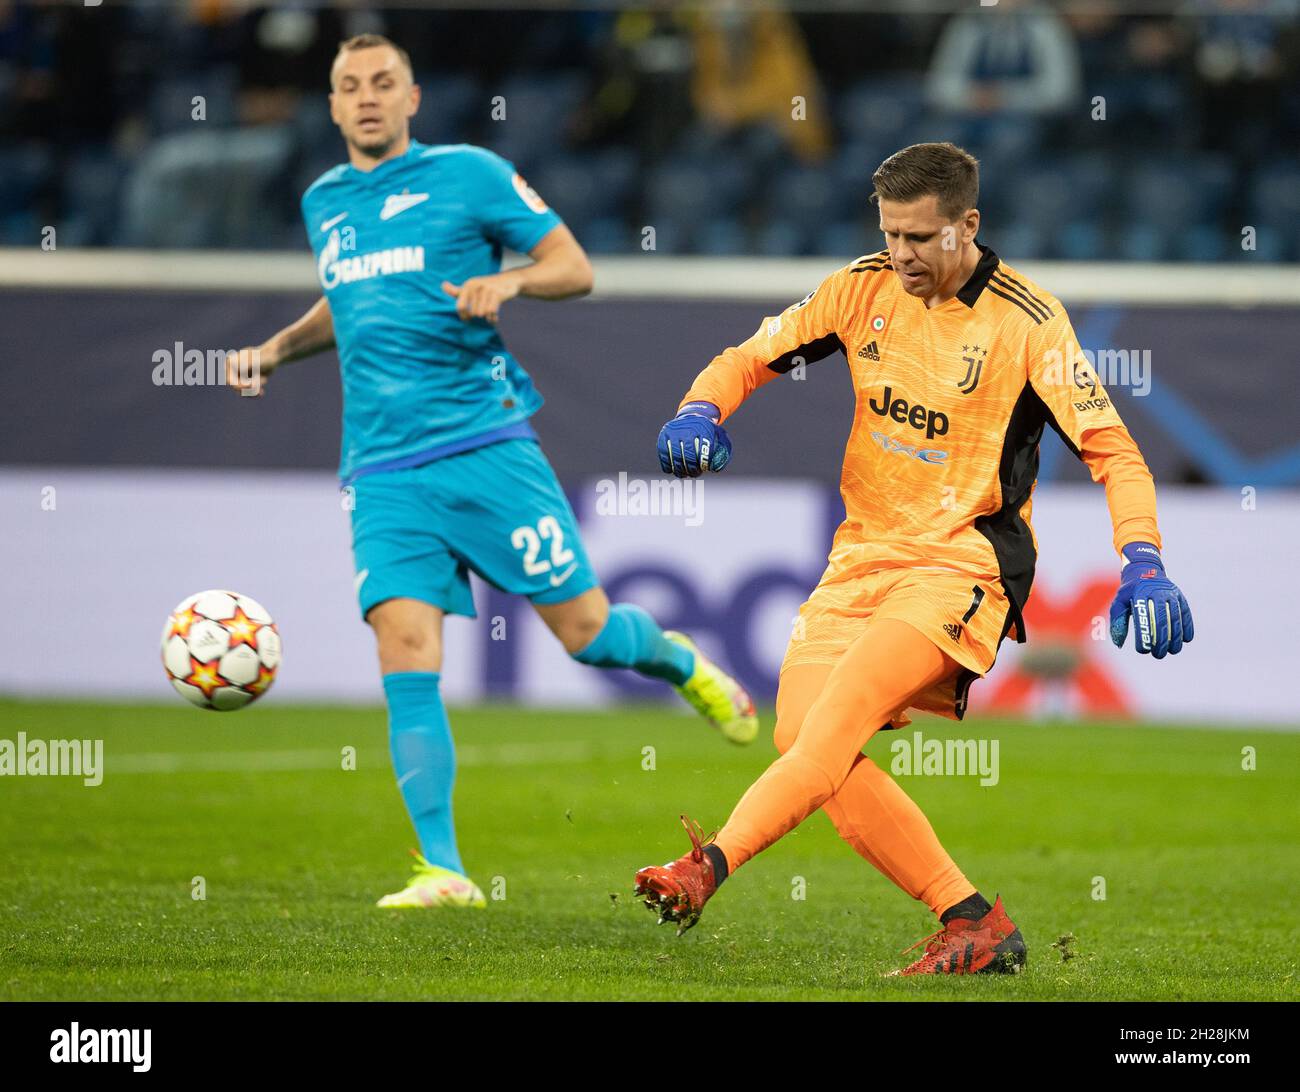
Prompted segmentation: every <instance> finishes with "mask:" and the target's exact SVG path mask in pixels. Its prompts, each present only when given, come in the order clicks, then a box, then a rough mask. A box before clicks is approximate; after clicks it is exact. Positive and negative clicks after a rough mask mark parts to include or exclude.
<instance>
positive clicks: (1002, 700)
mask: <svg viewBox="0 0 1300 1092" xmlns="http://www.w3.org/2000/svg"><path fill="white" fill-rule="evenodd" d="M1114 595H1115V578H1114V577H1113V576H1099V577H1095V578H1093V579H1091V580H1086V581H1084V582H1083V583H1081V584H1079V585H1076V587H1075V588H1074V590H1073V591H1072V592H1068V591H1067V592H1066V593H1064V594H1062V595H1060V596H1059V597H1057V596H1054V595H1053V593H1052V592H1051V590H1050V589H1048V588H1046V587H1044V586H1043V585H1042V584H1041V583H1036V584H1035V585H1034V590H1033V591H1032V592H1031V593H1030V596H1029V602H1028V603H1027V604H1026V606H1025V611H1024V615H1025V629H1026V630H1028V632H1029V644H1028V646H1027V647H1029V648H1031V649H1032V648H1034V647H1035V646H1039V647H1041V646H1044V645H1049V644H1055V645H1058V646H1065V647H1066V648H1067V649H1068V651H1069V652H1070V653H1072V654H1073V656H1074V657H1075V658H1076V662H1075V666H1074V667H1073V669H1072V670H1071V671H1070V672H1069V674H1068V675H1067V676H1066V677H1065V678H1064V679H1063V680H1048V679H1046V678H1044V677H1042V676H1041V675H1038V674H1034V673H1031V672H1029V671H1027V670H1026V669H1025V666H1024V664H1022V663H1021V662H1017V663H1016V664H1015V665H1013V666H1011V668H1010V670H1009V671H1007V672H1006V674H1003V673H1002V672H1001V671H998V670H995V671H994V672H993V673H992V675H990V676H989V682H990V683H991V684H992V685H991V686H990V687H989V689H988V691H986V693H985V697H984V701H982V702H981V703H980V704H981V705H982V706H983V707H984V708H985V709H989V710H997V711H999V712H1028V711H1029V710H1030V702H1031V699H1032V698H1033V697H1034V696H1035V694H1037V693H1038V691H1039V690H1040V689H1041V688H1042V687H1046V686H1050V685H1062V686H1067V687H1069V688H1071V689H1072V690H1073V691H1074V692H1075V693H1076V694H1077V695H1078V697H1079V701H1080V704H1081V705H1082V707H1083V711H1084V712H1088V713H1100V714H1106V715H1110V716H1117V715H1121V716H1122V715H1126V714H1130V713H1132V711H1133V708H1132V703H1131V702H1130V701H1129V698H1128V695H1127V694H1125V693H1124V690H1123V689H1122V688H1121V686H1120V685H1119V683H1118V682H1116V681H1115V680H1114V679H1113V678H1111V675H1110V672H1109V671H1108V670H1107V669H1106V668H1105V666H1103V664H1102V662H1101V657H1100V652H1101V650H1102V648H1103V647H1104V646H1106V644H1107V641H1098V640H1094V639H1093V619H1094V618H1096V617H1097V616H1098V615H1100V616H1101V617H1102V618H1106V619H1107V620H1108V621H1107V624H1109V614H1110V602H1111V599H1112V598H1113V597H1114Z"/></svg>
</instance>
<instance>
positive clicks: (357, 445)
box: [302, 140, 561, 481]
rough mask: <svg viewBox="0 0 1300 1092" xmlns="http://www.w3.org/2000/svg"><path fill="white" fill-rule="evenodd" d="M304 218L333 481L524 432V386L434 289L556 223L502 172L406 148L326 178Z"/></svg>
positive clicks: (497, 259) (487, 331)
mask: <svg viewBox="0 0 1300 1092" xmlns="http://www.w3.org/2000/svg"><path fill="white" fill-rule="evenodd" d="M302 214H303V219H304V221H305V222H306V225H307V236H308V238H309V239H310V240H311V245H312V249H313V250H314V251H315V254H316V269H317V273H318V275H319V277H320V285H321V289H322V291H323V292H324V293H325V296H326V298H327V299H328V300H329V307H330V314H331V316H332V317H333V320H334V337H335V341H336V342H337V345H338V353H339V361H340V363H341V371H342V380H343V445H342V458H341V460H340V466H339V473H340V476H341V477H342V478H343V479H344V480H345V481H348V480H351V479H352V478H354V477H356V476H357V475H358V474H363V473H368V472H374V471H377V470H384V469H391V468H395V467H398V466H412V465H416V464H418V463H420V462H424V461H428V460H430V459H433V458H437V457H439V456H440V455H445V454H450V453H452V452H453V451H460V450H466V449H468V448H471V447H474V446H476V445H477V444H478V443H481V442H484V441H485V440H488V439H491V438H493V437H495V436H496V435H497V434H501V435H503V436H504V435H520V434H527V433H529V432H530V429H529V426H528V424H527V419H528V418H529V417H530V416H532V414H534V413H535V412H536V411H537V409H538V407H539V406H541V404H542V397H541V395H540V394H538V393H537V390H536V389H535V388H534V386H533V381H532V379H530V378H529V376H528V373H527V372H526V371H524V369H523V368H522V367H521V366H520V364H519V362H518V361H517V360H515V358H514V357H513V356H511V355H510V353H509V352H507V351H506V347H505V343H504V342H503V341H502V340H501V335H500V334H499V333H498V332H497V329H496V327H495V326H493V325H492V324H491V323H489V322H487V321H486V320H483V319H475V320H473V321H470V322H463V321H462V320H461V319H460V318H459V317H458V316H457V314H456V300H455V298H454V297H453V296H451V295H449V294H447V293H446V292H444V291H443V288H442V283H443V281H451V282H452V283H453V284H462V283H464V281H465V280H466V279H467V278H469V277H477V276H484V275H487V274H491V273H496V272H498V271H499V270H500V268H501V252H502V248H503V247H509V248H510V249H511V250H516V251H519V252H520V253H527V252H528V251H530V250H532V249H533V247H535V246H536V245H537V244H538V243H539V242H540V241H541V239H542V237H543V236H544V235H546V233H547V232H549V231H550V230H551V229H552V228H554V227H555V226H556V225H558V224H559V223H561V221H560V218H559V217H558V216H556V214H555V213H554V212H552V211H551V210H550V209H549V208H547V207H546V205H545V204H544V203H543V202H542V200H541V199H540V198H539V197H538V196H537V194H536V193H534V192H533V191H532V190H531V189H530V188H529V187H528V185H527V184H526V183H525V182H524V180H523V179H522V178H520V177H519V175H518V174H517V173H516V171H515V169H514V167H513V166H512V165H511V164H510V163H508V162H507V161H506V160H504V159H502V158H501V157H500V156H498V155H496V154H495V153H493V152H490V151H488V150H487V149H485V148H477V147H474V146H472V145H469V144H454V145H435V146H430V145H427V144H421V143H419V142H418V141H414V140H413V141H411V146H410V148H409V149H408V150H407V152H406V153H405V154H404V155H402V156H399V157H397V158H395V159H390V160H387V161H386V162H384V163H381V164H379V166H378V167H376V168H375V169H374V170H372V171H369V172H366V171H359V170H357V169H356V168H355V167H353V166H352V165H351V164H348V163H343V164H340V165H339V166H337V167H335V168H333V169H332V170H329V171H327V172H326V173H325V174H323V175H322V176H321V177H320V178H318V179H317V180H316V181H315V182H314V183H312V185H311V186H310V187H309V188H308V190H307V192H306V193H304V194H303V197H302Z"/></svg>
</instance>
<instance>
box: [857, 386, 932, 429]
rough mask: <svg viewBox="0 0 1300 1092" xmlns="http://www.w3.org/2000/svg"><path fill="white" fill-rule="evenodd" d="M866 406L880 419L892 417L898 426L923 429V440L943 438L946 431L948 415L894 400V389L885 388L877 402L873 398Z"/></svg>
mask: <svg viewBox="0 0 1300 1092" xmlns="http://www.w3.org/2000/svg"><path fill="white" fill-rule="evenodd" d="M867 405H869V406H870V407H871V410H872V412H873V413H875V414H877V415H878V416H880V417H892V418H893V419H894V420H895V421H897V422H898V423H899V424H900V425H911V426H912V427H913V428H914V429H925V438H926V439H927V440H932V439H934V437H936V436H943V435H944V434H945V433H946V432H947V431H948V415H947V414H945V413H937V412H935V411H934V410H928V409H926V408H925V407H924V406H921V405H916V406H911V405H908V403H907V399H905V398H895V397H894V388H893V387H886V388H885V390H884V393H883V394H882V395H881V396H880V401H879V402H877V401H876V400H875V399H874V398H873V399H871V400H870V401H869V402H868V403H867Z"/></svg>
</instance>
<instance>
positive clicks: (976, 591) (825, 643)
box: [636, 144, 1193, 974]
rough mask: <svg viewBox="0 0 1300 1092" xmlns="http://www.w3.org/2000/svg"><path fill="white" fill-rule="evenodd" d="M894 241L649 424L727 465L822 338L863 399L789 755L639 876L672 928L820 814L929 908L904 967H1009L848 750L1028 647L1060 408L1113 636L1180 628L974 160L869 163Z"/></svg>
mask: <svg viewBox="0 0 1300 1092" xmlns="http://www.w3.org/2000/svg"><path fill="white" fill-rule="evenodd" d="M872 182H873V184H874V186H875V192H874V194H873V195H872V201H873V202H874V203H876V204H877V205H878V207H879V211H880V227H881V230H882V231H883V232H884V235H885V243H886V249H885V250H883V251H881V252H880V253H878V254H872V255H868V256H867V257H864V258H859V259H858V260H857V261H855V262H853V263H852V264H850V265H847V266H845V267H844V268H842V269H839V270H837V271H836V272H834V273H832V274H831V275H830V276H829V277H827V278H826V279H825V280H824V281H823V282H822V283H821V285H819V286H818V288H817V289H816V290H815V291H814V292H812V293H811V294H810V295H808V296H807V297H805V298H804V299H802V300H800V301H799V302H798V303H796V304H793V305H792V306H790V307H788V308H786V310H785V311H784V312H782V313H781V314H780V315H776V316H773V317H770V318H766V319H764V320H763V323H762V325H761V326H760V327H759V329H758V332H757V333H755V334H754V336H753V337H751V338H750V339H749V340H748V341H746V342H744V343H743V344H741V345H739V346H736V347H734V348H730V349H727V350H726V351H725V352H723V353H721V354H720V355H719V356H717V357H715V358H714V360H713V361H712V362H711V363H710V364H709V366H708V367H707V368H705V369H704V371H702V372H701V373H700V374H699V376H697V377H696V380H695V383H694V384H693V385H692V386H691V389H690V390H689V391H688V392H687V394H686V397H685V399H684V400H683V402H682V404H681V406H680V409H679V412H678V415H677V416H676V417H675V418H673V420H672V421H670V422H668V424H666V425H665V426H664V428H663V431H662V432H661V433H660V437H659V454H660V461H661V463H662V464H663V467H664V469H665V470H666V471H669V472H671V473H674V474H676V475H677V476H679V477H682V476H690V477H694V476H697V475H699V474H701V473H703V472H704V471H705V470H713V471H717V470H721V469H722V468H723V467H724V466H725V465H726V464H727V461H728V459H729V458H730V454H731V442H730V439H729V438H728V436H727V434H726V432H725V431H724V430H723V429H722V427H721V425H722V422H723V421H725V420H726V419H727V418H728V417H730V416H731V414H732V413H734V412H735V410H736V409H737V408H738V407H739V406H740V404H741V402H743V401H744V400H745V399H746V398H747V397H748V396H749V395H751V394H753V393H754V391H755V390H757V389H758V388H759V387H760V386H762V385H763V384H764V383H767V382H769V381H770V380H772V379H775V378H776V377H777V376H778V375H782V374H784V373H785V372H787V371H789V370H790V369H791V368H792V367H793V366H794V365H796V364H797V363H800V362H801V361H802V362H807V363H812V362H814V361H817V360H820V359H823V358H825V357H827V356H829V355H831V354H832V353H834V352H836V351H840V352H843V353H844V355H845V357H846V358H847V360H848V364H849V370H850V372H851V374H852V378H853V385H854V390H855V392H856V395H857V412H856V414H855V415H854V420H853V426H852V430H851V432H850V434H849V440H848V445H847V448H846V451H845V457H844V471H843V477H842V479H841V483H840V489H841V493H842V495H843V498H844V505H845V510H846V518H845V520H844V522H843V523H842V524H841V525H840V527H839V529H838V530H837V531H836V534H835V539H834V542H833V544H832V546H831V552H830V558H829V563H828V564H827V567H826V571H825V573H824V574H823V575H822V578H821V580H820V582H819V583H818V585H817V587H816V588H815V589H814V590H813V593H812V595H811V596H809V598H808V601H807V602H806V603H804V605H803V606H802V608H801V609H800V612H799V624H798V626H797V627H796V630H795V634H794V636H793V637H792V639H791V641H790V645H789V648H788V649H787V651H786V654H785V660H784V662H783V664H782V666H781V677H780V686H779V689H778V692H777V701H776V714H777V722H776V746H777V750H778V751H779V752H780V753H781V754H780V757H779V758H778V759H777V760H776V761H775V762H774V763H772V765H771V766H770V767H769V768H768V769H767V770H766V771H765V772H764V773H763V775H762V776H761V777H759V779H758V780H757V781H755V782H754V784H753V785H752V786H750V788H749V790H748V791H747V792H746V793H745V795H744V796H743V797H742V798H741V800H740V802H739V803H738V804H737V805H736V808H735V810H734V811H733V812H732V814H731V817H730V819H728V820H727V823H726V825H725V826H723V828H722V829H721V830H720V831H719V832H718V833H717V835H716V836H715V837H714V838H713V839H712V840H711V841H707V842H704V841H703V840H702V839H701V837H700V833H699V831H698V829H693V825H692V824H691V823H690V822H689V821H688V820H686V819H685V817H683V822H684V823H686V825H687V831H688V833H689V834H690V836H691V842H692V849H691V852H690V853H688V854H687V855H686V856H684V857H681V858H679V859H678V860H676V861H673V862H671V863H670V864H667V865H664V866H662V867H651V868H644V869H642V870H641V871H640V872H638V873H637V875H636V892H637V894H638V895H642V896H644V897H645V901H646V903H647V905H649V906H650V907H651V908H652V909H656V910H658V912H659V914H660V918H661V920H670V921H675V922H677V923H678V931H679V932H680V931H682V930H683V929H686V928H689V927H690V926H691V925H693V924H694V923H695V921H696V920H697V919H698V918H699V915H700V912H701V910H702V909H703V907H704V903H705V902H706V901H707V900H708V899H709V898H710V897H711V896H712V895H713V893H714V892H715V891H716V890H717V888H718V886H719V885H720V884H721V883H722V882H723V881H724V880H725V879H726V878H727V877H728V876H729V875H730V874H731V873H733V872H735V871H736V869H738V868H739V867H740V866H741V865H743V864H744V863H745V862H746V861H748V860H749V859H750V858H751V857H753V856H754V855H755V854H757V853H759V852H761V851H762V850H764V849H766V848H767V847H768V846H770V845H771V844H772V843H773V842H775V841H776V840H777V839H778V838H780V837H782V836H783V835H785V834H786V833H788V832H789V831H791V830H793V829H794V828H795V827H796V826H798V825H799V824H800V823H802V822H803V821H804V820H805V819H806V818H808V816H809V815H811V814H812V813H813V812H815V811H817V810H818V809H819V808H820V809H823V810H824V811H825V812H826V813H827V815H829V816H830V818H831V821H832V822H833V823H834V824H835V828H836V829H837V830H838V831H839V833H840V836H841V837H843V838H844V839H845V840H846V841H847V842H848V843H849V844H850V845H851V846H852V847H853V848H854V849H855V850H856V851H857V852H858V853H859V854H861V855H862V856H863V857H865V858H866V859H867V860H868V861H870V862H871V864H872V865H874V866H875V867H876V868H877V869H879V870H880V871H881V872H882V873H884V875H885V876H887V877H888V878H889V879H890V880H892V881H893V882H894V883H895V884H897V885H898V886H899V887H900V888H902V889H903V890H904V891H906V892H907V893H908V894H909V895H911V896H912V897H913V898H916V899H920V900H922V901H923V902H925V903H926V905H928V906H929V907H930V908H931V909H932V910H933V911H934V913H935V914H936V915H937V916H938V917H939V921H940V930H939V932H938V933H936V934H935V935H934V937H932V938H930V939H929V943H928V944H927V947H926V951H925V954H924V955H923V956H922V957H921V958H920V959H919V960H917V961H916V962H914V963H912V964H911V965H910V966H908V967H906V968H904V969H903V970H902V971H901V973H903V974H944V973H956V974H969V973H978V972H986V971H1018V970H1020V969H1021V968H1022V967H1023V966H1024V963H1025V958H1026V952H1025V943H1024V939H1023V938H1022V936H1021V935H1020V931H1019V930H1018V929H1017V928H1016V926H1015V924H1014V923H1013V922H1012V921H1011V919H1010V918H1009V917H1008V916H1007V913H1006V911H1005V910H1004V909H1003V906H1002V901H1001V898H1000V897H999V898H997V899H996V900H995V902H994V903H993V905H990V904H989V902H988V901H987V900H986V899H985V898H984V897H983V896H982V895H981V894H980V893H979V891H977V890H976V888H975V885H974V884H972V883H971V882H970V881H969V880H968V879H967V878H966V877H965V876H964V875H963V874H962V872H961V870H960V869H959V868H958V867H957V865H956V863H955V862H954V861H953V860H952V858H951V857H949V856H948V854H947V852H946V851H945V850H944V848H943V846H942V845H941V844H940V843H939V840H938V838H937V837H936V836H935V833H934V830H933V828H932V827H931V826H930V823H929V821H928V820H927V819H926V818H925V816H924V814H922V812H921V810H920V809H919V808H918V807H917V806H916V804H915V803H913V802H912V800H911V799H910V798H909V797H908V796H907V795H906V793H904V792H903V790H902V789H901V788H900V787H899V786H898V784H897V783H896V782H895V781H893V780H892V779H891V778H890V777H889V776H888V775H886V774H885V772H884V771H882V770H881V769H880V768H879V767H878V766H876V764H875V763H874V762H872V761H871V759H869V758H867V757H866V756H865V755H864V754H863V753H862V749H863V747H864V746H865V744H866V743H867V741H868V740H869V739H870V738H871V737H872V735H874V734H875V733H876V732H877V731H878V730H880V729H881V728H888V727H898V726H900V725H902V724H906V723H908V719H907V713H906V711H907V710H909V709H920V710H925V711H928V712H933V713H939V714H941V715H944V716H947V717H951V718H955V719H960V718H961V717H962V715H963V714H964V712H965V707H966V698H967V692H968V690H969V687H970V684H971V682H972V681H973V680H974V679H976V678H978V677H980V676H982V675H985V674H987V673H988V671H989V670H990V669H991V668H992V667H993V662H994V660H995V658H996V657H997V652H998V647H999V645H1000V644H1001V642H1002V640H1003V639H1004V638H1005V637H1007V636H1009V635H1012V636H1014V638H1015V639H1016V640H1017V641H1024V640H1025V625H1024V619H1023V613H1022V612H1023V610H1024V606H1025V601H1026V599H1027V598H1028V596H1029V589H1030V584H1031V583H1032V581H1033V576H1034V563H1035V558H1036V552H1037V549H1036V542H1035V539H1034V534H1033V530H1032V528H1031V527H1030V523H1029V517H1030V508H1031V496H1032V493H1033V487H1034V481H1035V478H1036V476H1037V471H1038V444H1039V440H1040V439H1041V437H1042V434H1043V429H1044V427H1045V426H1048V425H1050V426H1051V427H1052V428H1053V429H1055V430H1056V432H1057V433H1059V434H1060V436H1061V438H1062V439H1063V440H1064V441H1065V443H1066V445H1067V446H1068V447H1069V448H1070V449H1071V450H1072V451H1073V452H1074V453H1075V454H1076V455H1078V456H1079V457H1080V458H1081V459H1082V460H1083V461H1084V462H1085V463H1086V464H1087V466H1088V469H1089V471H1090V472H1091V474H1092V477H1093V479H1094V480H1095V481H1100V482H1103V483H1104V484H1105V488H1106V500H1107V504H1108V506H1109V509H1110V516H1111V522H1112V524H1113V527H1114V544H1115V549H1116V550H1117V551H1118V552H1119V554H1120V555H1121V557H1122V558H1123V561H1124V568H1123V570H1122V573H1121V581H1120V587H1119V592H1118V594H1117V596H1116V599H1115V603H1114V605H1113V606H1112V608H1111V636H1112V638H1113V639H1114V641H1115V643H1116V644H1122V643H1123V641H1124V639H1125V637H1126V635H1127V632H1128V628H1129V622H1130V618H1131V619H1132V620H1133V624H1134V629H1135V634H1134V643H1135V645H1136V647H1137V650H1138V651H1139V652H1141V653H1149V654H1152V655H1153V656H1154V657H1155V658H1157V659H1159V658H1162V657H1164V656H1165V655H1167V654H1169V653H1176V652H1178V651H1179V650H1180V649H1181V648H1182V646H1183V644H1184V643H1185V642H1187V641H1190V640H1191V639H1192V633H1193V631H1192V618H1191V612H1190V611H1189V610H1188V607H1187V601H1186V599H1185V598H1184V597H1183V595H1182V593H1181V592H1180V591H1179V590H1178V588H1177V587H1176V586H1175V585H1174V584H1173V583H1171V582H1170V581H1169V580H1168V579H1167V578H1166V577H1165V575H1164V566H1163V563H1162V562H1161V559H1160V552H1159V551H1160V533H1159V531H1158V529H1157V527H1156V500H1155V487H1154V484H1153V482H1152V478H1151V474H1150V472H1149V471H1148V469H1147V466H1146V463H1145V461H1144V460H1143V458H1142V455H1141V453H1140V452H1139V451H1138V449H1137V447H1136V445H1135V444H1134V443H1133V439H1132V437H1131V436H1130V435H1129V433H1128V430H1127V429H1126V428H1125V427H1124V424H1123V422H1122V421H1121V420H1120V417H1119V414H1118V413H1117V412H1116V410H1115V407H1114V405H1113V404H1112V402H1111V400H1110V398H1109V397H1108V395H1107V394H1106V391H1105V389H1104V388H1103V387H1102V384H1101V382H1100V381H1099V379H1098V377H1097V375H1096V372H1095V371H1094V370H1093V369H1092V368H1091V367H1090V365H1089V363H1088V361H1087V360H1086V358H1085V357H1084V355H1083V354H1082V352H1081V350H1080V348H1079V345H1078V342H1077V340H1076V338H1075V335H1074V330H1073V329H1072V328H1071V325H1070V320H1069V318H1068V317H1067V316H1066V313H1065V309H1064V308H1063V307H1062V306H1061V303H1060V301H1059V300H1057V299H1056V298H1055V297H1054V296H1052V295H1051V294H1050V293H1048V292H1046V291H1044V290H1043V289H1042V288H1040V287H1039V286H1038V285H1036V284H1034V283H1033V282H1032V281H1030V280H1029V279H1028V278H1027V277H1025V276H1023V275H1022V274H1020V273H1018V272H1016V271H1015V270H1014V269H1012V268H1010V267H1009V266H1007V265H1006V264H1005V263H1004V262H1002V261H1001V260H1000V259H999V258H998V256H997V255H996V254H995V253H994V252H993V251H992V250H991V249H990V248H989V247H987V246H985V245H983V244H982V243H980V242H979V241H978V239H977V238H976V235H977V232H978V230H979V226H980V214H979V210H978V209H977V208H976V207H975V205H976V202H977V199H978V194H979V165H978V163H977V162H976V161H975V159H974V158H973V157H972V156H970V155H969V154H967V153H966V152H964V151H963V150H962V149H960V148H957V147H954V146H953V145H951V144H917V145H913V146H911V147H909V148H904V149H903V150H902V151H900V152H897V153H895V154H894V155H892V156H890V157H889V158H888V159H887V160H885V162H884V163H882V164H881V165H880V167H879V169H878V170H877V171H876V172H875V174H874V176H873V178H872Z"/></svg>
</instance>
